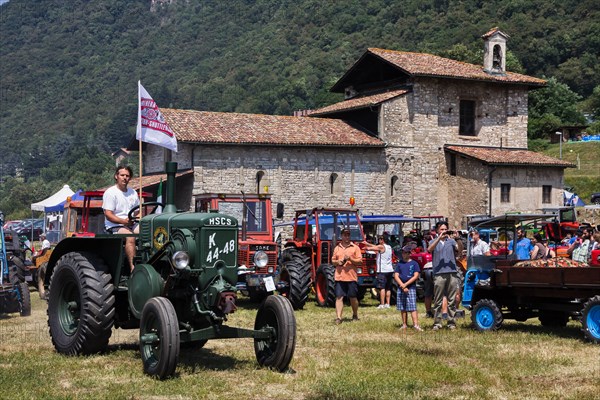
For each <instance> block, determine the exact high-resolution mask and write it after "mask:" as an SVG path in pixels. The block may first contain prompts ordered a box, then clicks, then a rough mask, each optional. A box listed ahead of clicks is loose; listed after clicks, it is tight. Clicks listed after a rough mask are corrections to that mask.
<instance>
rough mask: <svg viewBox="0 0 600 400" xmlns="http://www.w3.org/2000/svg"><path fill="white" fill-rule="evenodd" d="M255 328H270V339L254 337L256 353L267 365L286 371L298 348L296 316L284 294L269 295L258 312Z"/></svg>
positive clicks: (260, 362) (259, 359) (257, 357)
mask: <svg viewBox="0 0 600 400" xmlns="http://www.w3.org/2000/svg"><path fill="white" fill-rule="evenodd" d="M254 329H255V330H263V329H270V330H271V332H272V335H271V337H270V338H269V339H254V354H255V355H256V360H257V361H258V363H259V364H260V365H262V366H265V367H270V368H274V369H276V370H278V371H285V370H286V369H287V368H288V366H289V365H290V361H292V357H293V356H294V350H295V348H296V317H295V316H294V310H293V308H292V304H291V303H290V302H289V301H288V299H286V298H285V297H283V296H269V297H267V299H266V300H265V301H264V303H262V304H261V306H260V308H259V309H258V312H257V313H256V320H255V322H254Z"/></svg>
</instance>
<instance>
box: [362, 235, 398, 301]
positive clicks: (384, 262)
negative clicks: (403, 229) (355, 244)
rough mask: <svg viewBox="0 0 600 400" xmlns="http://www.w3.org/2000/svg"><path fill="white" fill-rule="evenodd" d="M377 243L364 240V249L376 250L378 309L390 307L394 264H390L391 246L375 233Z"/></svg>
mask: <svg viewBox="0 0 600 400" xmlns="http://www.w3.org/2000/svg"><path fill="white" fill-rule="evenodd" d="M377 241H378V244H370V243H368V242H364V244H365V249H367V250H371V251H376V252H377V281H376V285H375V287H376V288H377V289H379V299H380V304H379V306H378V307H377V308H378V309H382V308H390V298H391V297H392V286H393V281H394V266H393V265H392V246H390V245H389V244H387V243H386V242H385V238H384V237H383V235H377Z"/></svg>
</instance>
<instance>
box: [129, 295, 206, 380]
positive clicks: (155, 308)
mask: <svg viewBox="0 0 600 400" xmlns="http://www.w3.org/2000/svg"><path fill="white" fill-rule="evenodd" d="M179 340H180V339H179V322H178V320H177V313H176V312H175V308H174V307H173V304H171V302H170V301H169V299H167V298H165V297H153V298H151V299H150V300H148V301H147V302H146V304H145V305H144V309H143V311H142V319H141V320H140V353H141V355H142V361H143V363H144V372H145V373H147V374H148V375H150V376H153V377H156V378H158V379H165V378H168V377H170V376H172V375H173V374H174V373H175V368H176V367H177V360H178V359H179V348H180V342H179ZM204 343H206V342H204ZM204 343H202V345H204Z"/></svg>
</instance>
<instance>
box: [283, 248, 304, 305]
mask: <svg viewBox="0 0 600 400" xmlns="http://www.w3.org/2000/svg"><path fill="white" fill-rule="evenodd" d="M283 259H284V262H283V266H282V267H281V272H280V275H279V279H280V280H281V281H284V282H287V285H286V286H285V289H283V290H282V291H281V294H282V295H283V296H285V297H287V298H288V300H289V301H290V302H291V303H292V307H293V308H294V310H301V309H302V308H304V304H306V300H307V299H308V292H309V291H310V258H309V257H308V256H307V255H306V254H304V253H302V252H301V251H300V250H298V249H295V248H291V249H286V250H285V252H284V256H283Z"/></svg>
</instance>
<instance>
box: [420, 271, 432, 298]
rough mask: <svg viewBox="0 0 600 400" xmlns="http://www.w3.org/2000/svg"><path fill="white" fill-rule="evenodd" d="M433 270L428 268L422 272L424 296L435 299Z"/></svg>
mask: <svg viewBox="0 0 600 400" xmlns="http://www.w3.org/2000/svg"><path fill="white" fill-rule="evenodd" d="M432 271H433V270H432V269H431V268H426V269H424V270H423V272H422V274H421V275H422V276H423V296H425V297H433V274H432Z"/></svg>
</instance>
